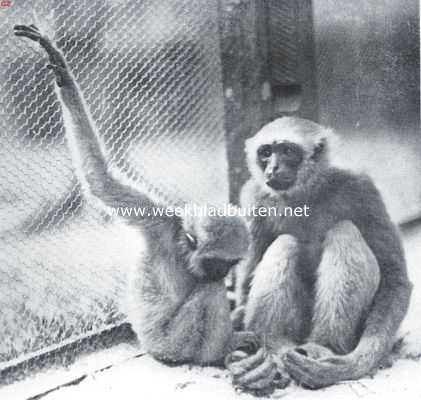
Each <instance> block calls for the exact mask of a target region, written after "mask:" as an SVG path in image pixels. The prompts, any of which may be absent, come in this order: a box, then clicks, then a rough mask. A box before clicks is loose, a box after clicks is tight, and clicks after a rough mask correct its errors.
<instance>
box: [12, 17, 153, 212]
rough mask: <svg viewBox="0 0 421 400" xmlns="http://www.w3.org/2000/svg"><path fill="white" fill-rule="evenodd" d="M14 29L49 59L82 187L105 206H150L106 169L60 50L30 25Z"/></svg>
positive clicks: (81, 98) (86, 113)
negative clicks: (35, 43)
mask: <svg viewBox="0 0 421 400" xmlns="http://www.w3.org/2000/svg"><path fill="white" fill-rule="evenodd" d="M14 32H15V35H16V36H23V37H26V38H29V39H31V40H33V41H36V42H38V43H39V44H40V46H41V47H42V48H44V49H45V51H46V52H47V54H48V56H49V58H50V62H51V64H50V65H49V66H48V68H49V69H52V70H53V71H54V73H55V75H56V83H57V86H58V88H59V90H58V94H59V98H60V100H61V103H62V104H63V113H64V119H65V122H66V123H70V125H71V129H68V130H67V138H68V142H69V146H70V149H71V153H72V160H73V162H74V164H75V167H76V173H77V175H78V178H79V179H80V180H81V182H82V186H83V188H84V189H85V190H86V191H87V192H88V194H92V195H93V196H95V197H97V198H99V199H100V200H101V201H102V202H103V203H104V204H106V205H107V206H109V207H115V208H117V207H137V206H142V207H145V208H146V207H152V206H153V203H152V201H151V200H150V199H149V198H148V197H147V196H145V195H143V194H142V193H141V192H139V191H137V190H136V189H134V188H133V187H131V186H130V184H129V183H125V182H124V178H123V177H121V178H120V177H118V178H117V177H116V176H113V175H112V174H111V172H110V171H109V170H108V166H107V162H106V158H105V154H104V150H103V148H102V146H101V144H100V138H99V136H98V133H97V131H96V128H95V124H94V122H93V119H92V117H91V115H90V112H89V108H88V106H87V104H86V103H85V100H84V98H83V95H82V92H81V90H80V88H79V86H78V84H77V82H76V80H75V78H74V76H73V74H72V73H71V71H70V69H69V67H68V65H67V63H66V60H65V58H64V56H63V54H62V53H61V51H60V50H59V49H58V48H57V46H56V45H55V44H54V43H53V42H52V41H51V40H50V39H49V38H47V37H46V36H44V35H42V34H41V33H40V31H39V30H38V29H37V28H36V27H35V26H34V25H29V26H25V25H17V26H15V28H14ZM145 215H146V214H145ZM136 218H137V216H136Z"/></svg>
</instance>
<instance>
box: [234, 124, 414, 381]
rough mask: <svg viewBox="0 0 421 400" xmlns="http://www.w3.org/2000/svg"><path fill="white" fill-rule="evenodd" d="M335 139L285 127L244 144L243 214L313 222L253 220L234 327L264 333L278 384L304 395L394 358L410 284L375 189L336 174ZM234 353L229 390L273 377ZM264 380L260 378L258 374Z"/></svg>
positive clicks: (315, 128)
mask: <svg viewBox="0 0 421 400" xmlns="http://www.w3.org/2000/svg"><path fill="white" fill-rule="evenodd" d="M331 135H333V133H332V132H331V131H329V130H328V129H326V128H323V127H322V126H320V125H318V124H316V123H314V122H312V121H308V120H304V119H300V118H294V117H284V118H280V119H277V120H275V121H273V122H271V123H269V124H268V125H266V126H264V127H263V128H262V129H261V130H260V131H259V132H258V133H257V134H256V135H255V136H254V137H252V138H250V139H248V140H247V142H246V153H247V158H248V166H249V170H250V173H251V178H250V180H249V181H248V182H247V183H246V184H245V185H244V187H243V189H242V192H241V205H242V206H243V207H249V206H256V207H277V208H278V209H279V211H281V212H282V210H283V209H284V207H286V206H289V207H297V206H300V207H303V206H304V205H307V206H308V207H309V216H308V217H293V216H284V217H279V216H276V217H254V218H250V221H249V224H250V230H251V235H252V245H251V248H250V251H249V256H248V258H247V260H246V261H245V262H244V263H241V264H239V265H238V267H237V287H236V297H237V308H236V310H235V311H234V320H235V321H236V322H235V324H236V325H237V326H240V325H242V324H243V325H244V326H245V329H247V330H251V331H254V332H255V333H257V334H258V335H259V337H260V339H261V341H262V342H263V343H264V347H265V348H266V349H267V351H268V356H267V358H268V359H272V360H273V361H275V362H276V364H277V367H276V368H277V369H278V373H281V374H283V375H284V376H285V375H286V376H287V377H290V378H292V379H294V380H295V381H296V382H298V383H299V384H301V385H303V386H306V387H309V388H319V387H323V386H328V385H331V384H334V383H335V382H338V381H341V380H349V379H358V378H361V377H362V376H365V375H367V374H369V373H371V372H373V371H374V370H375V369H376V368H377V367H379V365H380V364H381V362H382V360H384V358H385V357H387V355H388V354H389V353H390V350H391V347H392V345H393V343H394V340H395V335H396V332H397V330H398V328H399V325H400V323H401V321H402V319H403V318H404V316H405V314H406V312H407V309H408V304H409V300H410V294H411V289H412V285H411V283H410V282H409V280H408V275H407V270H406V264H405V259H404V254H403V250H402V245H401V241H400V238H399V235H398V232H397V230H396V228H395V226H394V225H393V224H392V222H391V220H390V218H389V215H388V214H387V211H386V209H385V206H384V204H383V201H382V198H381V196H380V194H379V192H378V191H377V189H376V187H375V186H374V185H373V183H372V181H371V180H370V179H369V178H368V177H367V176H364V175H357V174H354V173H351V172H348V171H345V170H341V169H337V168H334V167H332V166H331V165H330V164H329V160H328V146H329V140H330V136H331ZM252 357H253V356H248V355H246V354H238V353H237V354H236V357H235V360H231V362H230V363H229V364H228V367H229V368H230V369H231V370H232V372H233V375H234V379H235V380H237V381H238V382H239V383H240V384H241V383H244V384H245V385H246V386H248V387H255V386H257V387H261V386H262V385H263V384H262V380H263V381H264V382H267V380H265V376H267V374H268V373H269V372H268V371H271V369H270V365H271V366H272V367H273V368H275V367H274V366H273V363H272V364H271V363H270V362H269V361H265V363H266V364H264V363H263V364H259V363H258V362H256V361H255V362H254V363H253V362H252V361H253V360H252ZM262 371H263V373H261V372H262Z"/></svg>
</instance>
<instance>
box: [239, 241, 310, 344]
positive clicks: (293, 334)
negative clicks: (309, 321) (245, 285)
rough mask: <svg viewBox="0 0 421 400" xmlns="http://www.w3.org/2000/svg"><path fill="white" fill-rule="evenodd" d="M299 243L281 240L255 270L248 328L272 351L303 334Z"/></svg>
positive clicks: (249, 303) (270, 249) (247, 319)
mask: <svg viewBox="0 0 421 400" xmlns="http://www.w3.org/2000/svg"><path fill="white" fill-rule="evenodd" d="M298 254H299V246H298V243H297V240H296V239H295V238H294V237H293V236H291V235H281V236H279V237H278V238H277V239H276V240H275V241H274V242H273V243H272V244H271V245H270V246H269V248H268V249H267V251H266V253H265V254H264V256H263V259H262V261H261V262H260V263H259V264H258V266H257V267H256V270H255V272H254V277H253V280H252V284H251V289H250V295H249V300H248V303H247V305H246V312H245V327H246V329H247V330H252V331H254V332H256V334H258V335H259V336H260V337H261V339H262V341H263V342H264V343H266V344H268V345H269V346H270V347H274V346H276V345H279V344H280V343H283V342H284V339H288V338H289V339H291V340H295V339H298V338H299V337H300V333H301V331H302V321H303V319H304V317H303V315H302V313H303V310H305V307H303V300H304V298H305V297H306V296H305V295H303V290H304V287H303V285H302V283H301V281H300V279H299V278H298V276H297V273H296V272H297V271H296V263H297V258H298Z"/></svg>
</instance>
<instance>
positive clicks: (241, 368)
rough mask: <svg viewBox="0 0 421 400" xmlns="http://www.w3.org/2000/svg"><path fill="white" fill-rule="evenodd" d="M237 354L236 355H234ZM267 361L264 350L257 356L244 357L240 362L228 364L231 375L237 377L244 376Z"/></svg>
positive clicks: (258, 352)
mask: <svg viewBox="0 0 421 400" xmlns="http://www.w3.org/2000/svg"><path fill="white" fill-rule="evenodd" d="M236 353H237V352H235V353H234V355H235V354H236ZM264 361H265V352H264V350H263V349H260V350H259V351H257V353H256V354H253V355H252V356H250V357H244V358H242V359H240V360H239V361H234V360H233V362H231V363H230V362H229V360H228V362H227V364H228V365H227V367H228V369H229V370H230V371H231V373H232V374H233V375H234V377H235V376H239V375H243V374H244V373H245V372H248V371H250V370H251V369H254V368H256V367H257V366H259V365H260V364H262V363H263V362H264Z"/></svg>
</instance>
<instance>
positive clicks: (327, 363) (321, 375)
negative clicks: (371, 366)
mask: <svg viewBox="0 0 421 400" xmlns="http://www.w3.org/2000/svg"><path fill="white" fill-rule="evenodd" d="M305 352H306V350H304V348H303V347H299V348H296V349H294V350H291V351H289V352H287V353H286V354H284V355H283V357H282V361H283V364H284V366H285V369H286V371H287V372H288V374H289V375H290V376H291V378H292V379H294V381H295V382H296V383H297V384H298V385H301V386H303V387H305V388H308V389H319V388H322V387H326V386H330V385H333V384H335V383H337V382H339V381H343V380H349V379H354V376H356V375H355V374H356V373H358V370H359V369H358V365H357V364H355V363H354V362H353V360H352V357H351V356H350V355H344V356H338V355H334V354H332V355H331V356H327V357H321V358H317V359H315V358H313V357H312V356H311V355H310V354H308V353H307V355H306V354H304V353H305ZM320 355H321V353H318V354H317V356H320Z"/></svg>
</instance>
